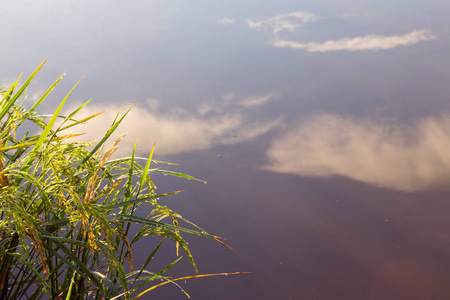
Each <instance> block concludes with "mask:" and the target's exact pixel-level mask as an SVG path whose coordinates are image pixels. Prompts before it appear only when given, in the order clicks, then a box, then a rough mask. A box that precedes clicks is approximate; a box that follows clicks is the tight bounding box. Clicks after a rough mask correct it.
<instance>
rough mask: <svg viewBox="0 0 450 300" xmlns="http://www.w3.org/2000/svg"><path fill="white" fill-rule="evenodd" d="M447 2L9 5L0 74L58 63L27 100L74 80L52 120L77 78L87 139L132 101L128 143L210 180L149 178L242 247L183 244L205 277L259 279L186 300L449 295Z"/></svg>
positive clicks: (206, 286)
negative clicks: (89, 119) (98, 115)
mask: <svg viewBox="0 0 450 300" xmlns="http://www.w3.org/2000/svg"><path fill="white" fill-rule="evenodd" d="M449 8H450V7H449V4H448V3H446V2H445V1H430V2H426V3H425V2H423V1H395V2H392V1H377V2H376V3H368V2H367V1H366V2H361V1H350V0H347V1H339V3H336V1H326V0H320V1H317V0H316V1H302V2H301V3H299V2H298V1H292V0H285V1H265V2H264V3H261V2H260V1H245V3H243V2H242V1H225V2H220V3H219V2H217V3H215V2H211V1H200V0H199V1H191V2H185V1H171V2H170V3H169V2H167V1H132V2H127V4H126V5H125V4H124V3H123V2H121V1H95V2H91V1H64V2H61V1H52V0H48V1H40V2H39V3H37V2H34V1H20V2H17V1H9V0H7V1H3V3H2V8H1V10H0V28H1V29H2V39H1V42H0V57H1V58H0V70H1V72H0V84H1V85H3V86H7V85H9V84H10V83H11V82H12V80H14V79H15V78H16V77H17V76H18V75H19V74H20V73H21V72H24V73H25V74H26V75H28V74H29V73H30V72H31V71H32V70H33V69H34V68H35V67H36V66H37V65H38V64H39V63H40V62H41V61H43V60H44V59H45V58H46V57H49V60H48V62H47V63H46V65H45V67H44V69H43V70H42V71H41V73H40V75H39V76H38V78H37V80H36V82H35V83H34V84H33V86H32V88H30V90H29V97H28V99H29V100H30V101H33V99H36V97H37V96H38V95H39V93H42V91H43V90H44V89H45V88H47V87H48V86H49V85H50V84H51V83H52V81H53V80H55V79H56V78H57V77H58V76H59V75H60V74H61V73H62V72H63V71H67V75H66V77H65V79H64V80H63V81H62V82H61V83H60V84H59V86H58V88H57V90H56V91H55V92H54V94H53V95H52V96H51V97H50V98H49V101H48V102H47V103H46V104H45V106H44V107H43V110H46V111H43V113H44V112H45V113H49V112H52V110H53V109H54V108H55V107H56V105H57V103H58V101H59V100H60V99H62V97H63V96H64V95H65V93H66V92H67V91H68V90H69V89H70V88H71V87H72V86H73V85H74V84H75V83H76V81H77V80H78V79H79V78H80V77H81V76H83V75H84V76H85V78H84V79H83V81H82V84H81V85H80V86H79V87H78V88H77V90H76V92H75V93H74V94H73V95H72V96H71V101H72V102H71V103H69V104H68V108H67V109H70V107H75V106H76V105H78V104H80V103H82V102H83V101H86V100H88V99H90V98H93V99H94V101H93V102H92V105H90V106H89V108H88V109H87V111H86V114H88V113H93V112H98V111H103V110H105V109H108V111H107V112H106V113H105V114H104V119H102V120H99V121H95V122H93V123H92V124H91V125H90V127H89V126H87V127H86V131H88V132H89V134H88V135H87V138H94V137H95V135H96V134H98V133H99V132H101V131H102V130H101V129H102V128H105V125H106V124H108V121H106V120H107V119H108V118H112V117H114V116H115V114H116V113H117V111H118V110H119V109H120V108H121V107H122V106H123V107H124V108H127V107H129V106H133V109H132V110H131V112H130V116H129V118H128V120H127V121H126V122H125V123H124V124H123V126H122V128H121V130H120V131H121V132H126V131H127V132H128V137H127V140H126V142H124V144H123V145H122V147H121V151H122V152H121V154H126V153H129V151H130V149H131V147H132V144H133V142H134V140H137V141H138V146H139V152H140V154H141V155H147V154H148V151H149V149H151V146H152V145H153V142H154V141H155V140H157V148H156V154H155V155H156V156H157V157H156V158H158V159H161V160H168V161H173V162H177V163H179V164H180V166H179V167H174V169H175V170H177V171H184V172H186V173H189V174H192V175H194V176H196V177H198V178H201V179H204V180H206V181H208V184H203V183H201V182H196V181H187V180H180V179H177V178H169V177H167V176H159V177H158V176H156V177H155V178H154V180H155V182H156V183H157V185H158V187H159V189H158V190H159V191H161V192H163V191H172V190H185V192H184V193H183V194H180V195H176V196H174V197H172V198H167V199H165V200H164V203H165V204H166V203H167V205H169V206H170V207H172V208H174V209H175V210H177V211H179V212H180V213H181V214H182V215H183V216H184V217H186V218H188V219H191V220H192V221H194V222H195V223H197V224H199V225H201V226H202V227H203V228H205V229H206V230H208V231H209V232H212V233H215V234H217V235H220V236H224V237H226V238H227V240H226V241H227V243H228V244H229V245H230V246H231V247H233V248H234V249H236V251H237V252H236V253H234V252H232V251H230V250H228V249H226V248H224V247H222V246H221V245H219V244H216V243H214V242H212V241H209V240H204V239H199V238H196V237H189V238H188V240H189V241H190V245H191V247H192V252H193V254H194V256H195V257H196V260H197V263H198V266H199V271H200V273H210V272H233V271H249V272H252V274H251V275H243V276H227V277H214V278H205V279H196V280H192V281H188V282H187V283H186V284H184V283H183V284H182V286H183V288H185V289H186V290H187V291H188V292H189V294H190V295H191V296H192V298H193V299H343V300H344V299H370V300H375V299H400V300H401V299H448V298H449V297H450V289H449V288H448V287H449V286H450V284H449V283H450V277H449V275H448V270H449V268H450V265H449V261H450V259H449V258H450V257H449V255H450V227H449V226H450V225H449V224H450V223H449V221H448V217H447V216H448V212H449V208H450V207H449V206H450V201H449V196H450V195H449V189H448V186H449V184H450V182H449V181H450V156H449V155H448V149H449V148H450V118H449V117H450V101H449V100H448V95H449V84H448V82H450V81H449V80H450V72H449V70H450V66H449V63H450V62H449V59H448V52H449V45H450V44H449V42H450V41H449V38H448V37H449V30H448V28H450V27H449V26H448V25H449V24H448V23H449V21H448V18H447V14H446V13H445V12H447V11H448V10H449ZM89 128H91V129H89ZM92 128H95V130H92ZM148 243H149V244H148V245H143V247H140V248H139V249H137V250H136V251H137V252H136V254H135V256H136V257H137V258H136V260H137V261H138V260H139V257H140V254H141V255H142V254H145V253H144V252H145V250H144V249H146V247H148V249H150V248H151V247H152V246H153V243H157V241H156V240H149V241H148ZM166 246H167V251H165V253H166V254H164V255H162V254H161V257H160V261H158V262H155V264H154V266H153V267H154V268H155V269H156V268H157V267H160V266H162V265H163V264H164V263H168V262H169V261H171V260H172V259H174V258H175V250H174V248H173V247H169V245H166ZM141 251H142V252H141ZM193 273H194V270H193V269H192V267H190V266H189V264H188V262H187V261H183V262H181V263H180V264H179V265H178V266H177V267H176V268H175V269H174V270H173V271H172V273H171V274H170V275H172V276H177V275H178V276H182V275H185V274H188V275H190V274H193ZM151 296H153V297H155V298H158V297H159V299H178V298H179V299H182V298H183V297H185V296H184V295H183V294H182V293H181V292H179V291H178V290H177V289H176V287H174V286H172V287H169V286H165V287H163V288H161V289H159V290H157V291H155V292H154V293H153V294H151V295H150V296H149V298H150V297H151Z"/></svg>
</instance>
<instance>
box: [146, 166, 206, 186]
mask: <svg viewBox="0 0 450 300" xmlns="http://www.w3.org/2000/svg"><path fill="white" fill-rule="evenodd" d="M153 172H155V173H162V174H165V175H171V176H176V177H182V178H186V179H193V180H197V181H200V182H203V183H206V181H204V180H201V179H197V178H195V177H193V176H191V175H187V174H183V173H178V172H172V171H167V170H160V169H155V170H154V171H153Z"/></svg>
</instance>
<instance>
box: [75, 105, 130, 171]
mask: <svg viewBox="0 0 450 300" xmlns="http://www.w3.org/2000/svg"><path fill="white" fill-rule="evenodd" d="M130 109H131V108H129V109H128V110H127V111H126V112H125V113H124V114H123V116H122V117H121V118H120V119H119V120H118V121H116V120H114V122H113V124H112V126H111V127H110V128H109V129H108V131H107V132H106V134H105V136H104V137H103V138H102V139H101V140H100V141H99V142H98V143H97V145H95V147H94V149H92V151H91V152H90V153H89V155H88V156H86V157H85V158H84V159H83V161H82V162H81V163H80V165H83V164H84V163H86V162H87V161H88V160H89V159H90V158H91V157H92V156H93V155H94V154H95V153H96V152H97V150H98V149H100V147H102V146H103V144H104V143H105V142H106V140H107V139H109V137H110V136H111V134H113V132H114V131H115V130H116V128H117V126H119V124H120V123H121V122H122V121H123V119H124V118H125V116H126V115H127V114H128V112H129V111H130ZM116 118H117V117H116Z"/></svg>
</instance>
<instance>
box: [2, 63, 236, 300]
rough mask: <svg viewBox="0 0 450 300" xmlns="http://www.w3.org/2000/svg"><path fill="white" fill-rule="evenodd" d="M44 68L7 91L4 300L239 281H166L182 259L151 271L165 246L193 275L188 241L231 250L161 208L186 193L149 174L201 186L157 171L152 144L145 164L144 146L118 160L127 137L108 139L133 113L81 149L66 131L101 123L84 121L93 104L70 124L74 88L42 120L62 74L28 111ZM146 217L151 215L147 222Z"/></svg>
mask: <svg viewBox="0 0 450 300" xmlns="http://www.w3.org/2000/svg"><path fill="white" fill-rule="evenodd" d="M44 63H45V61H44V62H43V63H42V64H41V65H40V66H39V67H38V68H37V69H36V70H35V71H34V72H33V73H32V74H31V75H30V77H29V78H28V79H26V81H25V82H24V83H23V84H22V85H21V86H20V87H19V80H20V77H19V78H18V79H17V80H16V81H15V82H13V84H12V85H11V86H10V87H9V88H8V89H2V90H1V91H0V92H1V99H2V100H1V103H0V300H4V299H31V300H33V299H137V298H139V297H141V296H143V295H145V294H146V293H148V292H149V291H151V290H153V289H154V288H156V287H158V286H161V285H164V284H167V283H174V284H176V281H177V280H184V279H187V278H195V277H203V276H213V275H227V274H234V273H219V274H206V275H194V276H187V277H181V278H175V279H174V278H169V277H166V275H165V273H166V271H168V270H169V269H170V268H171V267H172V266H173V265H174V264H175V263H176V262H178V261H179V260H180V259H181V257H178V258H176V260H175V261H173V262H170V263H168V264H167V266H166V267H164V268H162V269H160V270H155V271H151V270H150V269H151V268H150V266H151V264H150V261H151V260H152V259H153V258H154V256H155V254H156V253H157V252H158V250H159V249H160V247H161V244H162V243H163V241H164V240H170V241H172V242H173V243H174V247H176V248H177V252H178V248H179V249H180V250H181V251H182V252H184V255H185V256H186V257H187V259H189V260H190V262H191V264H192V266H193V268H194V269H195V270H196V269H197V267H196V264H195V261H194V258H193V257H192V255H191V252H190V251H189V247H188V244H187V242H186V240H185V239H184V237H183V233H187V234H194V235H200V236H204V237H208V238H211V239H214V240H216V241H218V242H220V243H223V242H222V241H221V238H219V237H217V236H214V235H211V234H208V233H207V232H205V231H204V230H203V229H201V228H200V227H198V226H196V225H195V224H193V223H192V222H189V221H188V220H185V219H184V218H182V217H181V216H180V215H179V214H177V213H176V212H174V211H172V210H171V209H170V208H168V207H166V206H164V205H160V204H159V203H158V199H159V198H161V197H166V196H169V195H171V194H175V193H178V192H171V193H162V194H157V192H156V188H155V185H154V184H153V182H152V179H151V177H150V175H151V174H152V173H156V172H159V173H166V174H170V175H174V176H180V177H185V178H191V179H195V178H193V177H191V176H189V175H185V174H181V173H175V172H169V171H164V170H161V169H159V168H152V161H153V159H152V155H153V152H154V148H155V146H154V145H153V148H151V149H149V152H150V155H149V157H148V158H147V159H146V161H144V162H145V163H142V164H140V163H138V158H137V157H136V153H135V149H136V147H134V150H133V151H132V153H130V156H127V157H123V158H112V157H111V156H112V154H113V153H114V151H115V150H116V149H117V147H118V146H119V144H120V140H121V139H122V137H123V136H122V137H119V138H118V139H117V140H115V141H113V142H109V138H110V136H111V134H112V133H113V132H114V131H115V130H116V128H117V127H118V125H119V124H120V123H121V122H122V120H123V119H124V117H125V116H126V114H127V112H125V113H123V114H121V115H120V114H118V115H117V118H116V119H115V120H114V122H113V123H112V124H111V127H110V129H109V130H108V131H107V132H106V133H105V135H104V137H103V138H102V139H100V140H99V141H97V142H91V143H84V142H73V141H72V140H73V137H75V136H76V135H77V134H66V133H65V132H67V129H69V128H70V129H71V132H73V129H74V128H76V126H77V125H79V124H82V123H85V122H88V121H89V120H90V119H92V118H94V117H96V116H97V115H93V116H90V117H87V118H83V119H78V118H77V114H78V113H79V111H80V110H82V109H83V107H84V106H85V105H86V104H87V102H86V103H85V104H83V105H82V106H80V107H78V108H77V109H75V110H74V111H72V112H71V113H69V114H67V115H64V116H63V115H62V111H63V110H62V109H63V106H64V104H65V102H66V101H67V99H68V97H69V95H70V94H71V92H72V91H73V89H72V90H71V91H70V92H69V93H68V94H67V96H66V97H65V98H64V99H63V100H62V101H61V103H60V105H59V106H58V107H57V109H56V111H55V112H54V113H53V115H51V116H44V115H39V114H38V113H37V112H36V109H37V108H38V107H39V106H40V105H41V103H42V101H44V100H45V99H46V97H47V96H48V95H49V93H50V92H51V91H52V90H53V89H54V88H55V87H56V85H57V84H58V82H59V81H60V80H61V79H62V77H63V76H64V74H63V75H61V77H59V78H58V79H57V80H56V81H55V82H54V83H53V85H52V86H51V87H50V88H49V89H48V90H47V91H46V92H45V93H44V94H43V95H42V96H41V97H40V98H39V99H38V100H37V101H36V103H35V104H34V105H32V106H31V108H25V105H24V99H25V95H26V89H27V87H28V86H29V84H30V82H31V81H32V80H33V78H34V77H35V76H36V74H37V73H38V71H39V70H40V69H41V68H42V66H43V64H44ZM77 84H78V83H77ZM75 87H76V85H75ZM75 87H74V88H75ZM88 102H89V101H88ZM109 144H111V145H110V146H107V145H109ZM140 208H141V209H142V208H145V209H144V211H147V212H148V211H150V213H149V214H148V215H146V216H142V215H141V214H140V213H139V209H140ZM179 222H185V224H186V226H183V227H181V226H180V225H179ZM186 227H189V228H190V229H189V228H186ZM149 236H159V237H161V239H160V240H158V241H159V243H157V244H156V245H153V247H154V248H153V249H152V250H151V251H149V253H148V257H147V258H146V260H145V263H143V264H142V265H140V266H139V267H136V266H134V264H133V246H134V245H136V243H137V242H138V241H139V240H141V239H143V238H148V237H149ZM153 241H154V239H152V240H151V241H149V244H151V243H152V242H153ZM155 280H157V281H155ZM178 287H179V286H178ZM179 288H180V289H181V287H179ZM181 290H182V289H181ZM182 291H183V290H182ZM183 292H184V291H183ZM184 293H185V292H184Z"/></svg>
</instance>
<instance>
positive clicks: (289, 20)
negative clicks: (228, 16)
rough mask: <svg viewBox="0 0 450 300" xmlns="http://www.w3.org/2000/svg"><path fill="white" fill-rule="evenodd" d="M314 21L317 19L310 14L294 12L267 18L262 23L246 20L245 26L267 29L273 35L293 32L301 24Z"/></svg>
mask: <svg viewBox="0 0 450 300" xmlns="http://www.w3.org/2000/svg"><path fill="white" fill-rule="evenodd" d="M316 20H317V17H316V16H315V15H314V14H312V13H309V12H303V11H295V12H292V13H287V14H282V15H278V16H275V17H271V18H267V19H264V20H262V21H252V20H250V19H248V20H247V25H248V26H249V27H250V28H257V29H269V30H271V31H273V32H274V33H275V34H278V33H279V32H280V31H282V30H288V31H290V32H293V31H294V30H295V29H297V28H299V27H301V24H302V23H308V22H312V21H316Z"/></svg>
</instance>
